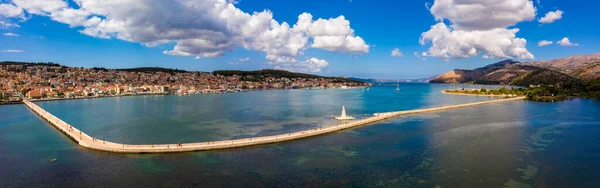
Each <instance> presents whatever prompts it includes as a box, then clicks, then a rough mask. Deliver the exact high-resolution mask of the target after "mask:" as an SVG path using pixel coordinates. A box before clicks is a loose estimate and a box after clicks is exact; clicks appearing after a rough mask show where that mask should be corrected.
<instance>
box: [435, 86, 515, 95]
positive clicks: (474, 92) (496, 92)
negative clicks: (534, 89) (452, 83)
mask: <svg viewBox="0 0 600 188" xmlns="http://www.w3.org/2000/svg"><path fill="white" fill-rule="evenodd" d="M526 91H527V90H526V89H523V88H512V89H506V88H504V87H503V88H499V89H486V88H482V89H480V90H476V89H475V90H474V89H463V90H446V92H448V93H460V94H471V95H499V96H524V95H525V93H526Z"/></svg>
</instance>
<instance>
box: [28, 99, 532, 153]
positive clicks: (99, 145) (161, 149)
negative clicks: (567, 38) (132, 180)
mask: <svg viewBox="0 0 600 188" xmlns="http://www.w3.org/2000/svg"><path fill="white" fill-rule="evenodd" d="M523 99H525V97H514V98H506V99H496V100H489V101H483V102H474V103H466V104H457V105H449V106H442V107H434V108H424V109H418V110H406V111H397V112H385V113H376V114H374V115H373V116H372V117H368V118H365V119H360V120H351V121H344V122H343V123H341V124H338V125H334V126H326V127H322V128H314V129H310V130H304V131H298V132H292V133H286V134H279V135H273V136H261V137H254V138H244V139H236V140H223V141H214V142H197V143H176V144H141V145H132V144H123V143H115V142H109V141H105V140H100V139H97V138H94V137H91V136H89V135H88V134H86V133H84V132H82V131H80V130H79V129H77V128H76V127H73V126H71V125H69V124H68V123H66V122H64V121H63V120H61V119H59V118H57V117H56V116H54V115H52V114H51V113H49V112H47V111H46V110H44V109H42V108H40V107H39V106H38V105H36V104H34V103H33V102H31V101H28V100H25V99H24V100H23V103H24V104H25V105H26V106H27V107H28V108H29V109H31V110H32V111H33V112H35V113H36V114H37V115H39V116H40V117H42V118H43V119H44V120H46V121H47V122H48V123H50V124H51V125H52V126H54V127H55V128H56V129H58V130H60V131H61V132H63V133H64V134H65V135H67V136H68V137H69V138H71V139H72V140H73V141H75V142H77V143H78V144H79V145H80V146H81V147H84V148H88V149H93V150H99V151H108V152H115V153H174V152H190V151H203V150H217V149H229V148H237V147H247V146H256V145H263V144H272V143H277V142H285V141H290V140H297V139H301V138H308V137H312V136H317V135H323V134H327V133H331V132H336V131H340V130H344V129H350V128H354V127H359V126H363V125H368V124H372V123H375V122H379V121H383V120H386V119H390V118H394V117H398V116H402V115H409V114H418V113H427V112H435V111H442V110H450V109H456V108H465V107H471V106H478V105H484V104H492V103H500V102H507V101H515V100H523Z"/></svg>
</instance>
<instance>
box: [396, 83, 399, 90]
mask: <svg viewBox="0 0 600 188" xmlns="http://www.w3.org/2000/svg"><path fill="white" fill-rule="evenodd" d="M396 91H400V81H398V85H397V86H396Z"/></svg>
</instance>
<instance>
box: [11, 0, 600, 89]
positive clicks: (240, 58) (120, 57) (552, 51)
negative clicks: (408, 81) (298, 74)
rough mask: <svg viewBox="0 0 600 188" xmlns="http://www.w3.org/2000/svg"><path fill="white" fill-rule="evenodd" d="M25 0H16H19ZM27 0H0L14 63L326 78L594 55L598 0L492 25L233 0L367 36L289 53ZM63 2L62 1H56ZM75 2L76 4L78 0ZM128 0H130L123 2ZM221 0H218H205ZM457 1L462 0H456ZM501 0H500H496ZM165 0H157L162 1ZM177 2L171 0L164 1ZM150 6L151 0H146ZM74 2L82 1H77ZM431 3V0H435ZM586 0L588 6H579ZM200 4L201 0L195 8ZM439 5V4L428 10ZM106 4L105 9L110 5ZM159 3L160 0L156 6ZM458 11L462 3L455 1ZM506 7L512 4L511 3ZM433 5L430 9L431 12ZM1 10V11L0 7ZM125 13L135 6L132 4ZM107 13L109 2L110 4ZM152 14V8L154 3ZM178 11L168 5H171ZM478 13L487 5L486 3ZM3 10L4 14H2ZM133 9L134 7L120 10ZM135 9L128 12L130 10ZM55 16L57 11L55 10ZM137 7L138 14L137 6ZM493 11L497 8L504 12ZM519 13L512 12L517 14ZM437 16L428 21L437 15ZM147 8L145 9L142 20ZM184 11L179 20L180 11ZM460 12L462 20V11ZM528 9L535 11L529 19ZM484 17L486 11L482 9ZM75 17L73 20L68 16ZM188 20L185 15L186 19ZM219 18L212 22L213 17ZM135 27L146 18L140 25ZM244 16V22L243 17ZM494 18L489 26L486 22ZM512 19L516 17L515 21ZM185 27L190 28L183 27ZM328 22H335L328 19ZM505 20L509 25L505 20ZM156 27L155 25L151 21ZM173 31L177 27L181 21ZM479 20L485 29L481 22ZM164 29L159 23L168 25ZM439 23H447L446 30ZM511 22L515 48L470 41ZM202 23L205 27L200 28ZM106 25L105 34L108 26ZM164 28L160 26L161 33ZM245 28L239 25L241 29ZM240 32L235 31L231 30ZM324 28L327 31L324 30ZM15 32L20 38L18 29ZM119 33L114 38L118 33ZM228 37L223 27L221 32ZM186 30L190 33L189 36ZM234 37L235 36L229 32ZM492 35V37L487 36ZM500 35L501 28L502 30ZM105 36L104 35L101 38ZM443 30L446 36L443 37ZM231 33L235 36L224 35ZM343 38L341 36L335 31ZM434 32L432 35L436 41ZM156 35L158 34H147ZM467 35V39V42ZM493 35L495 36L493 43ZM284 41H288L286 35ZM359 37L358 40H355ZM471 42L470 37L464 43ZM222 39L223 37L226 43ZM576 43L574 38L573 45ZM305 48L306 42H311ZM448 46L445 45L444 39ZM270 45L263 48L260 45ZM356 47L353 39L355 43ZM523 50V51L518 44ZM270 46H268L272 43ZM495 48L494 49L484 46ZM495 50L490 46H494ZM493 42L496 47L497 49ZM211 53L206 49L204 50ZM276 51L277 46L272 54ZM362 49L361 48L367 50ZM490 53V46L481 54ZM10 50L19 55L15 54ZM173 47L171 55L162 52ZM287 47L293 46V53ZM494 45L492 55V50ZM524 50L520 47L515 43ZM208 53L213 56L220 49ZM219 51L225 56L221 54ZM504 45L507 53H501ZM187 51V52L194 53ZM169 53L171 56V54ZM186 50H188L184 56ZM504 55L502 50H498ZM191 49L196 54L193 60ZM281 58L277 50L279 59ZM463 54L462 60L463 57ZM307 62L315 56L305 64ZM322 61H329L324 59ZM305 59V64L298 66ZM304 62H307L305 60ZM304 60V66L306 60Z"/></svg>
mask: <svg viewBox="0 0 600 188" xmlns="http://www.w3.org/2000/svg"><path fill="white" fill-rule="evenodd" d="M21 1H23V0H21ZM33 1H35V0H32V1H26V2H19V1H18V0H14V2H13V1H12V0H2V1H0V2H1V4H8V5H12V6H14V7H16V8H17V9H20V10H22V11H23V13H21V14H19V13H18V12H17V13H15V14H11V15H9V14H7V13H6V14H4V15H3V17H0V21H3V22H4V23H11V24H16V25H18V26H8V27H7V26H4V27H0V33H2V35H0V50H2V52H1V53H0V60H12V61H35V62H38V61H52V62H57V63H60V64H63V65H68V66H75V67H100V66H101V67H108V68H126V67H141V66H158V67H169V68H178V69H186V70H198V71H213V70H221V69H241V70H255V69H264V68H282V69H289V70H292V71H303V72H309V73H314V74H320V75H333V76H354V77H363V78H422V77H429V76H432V75H437V74H441V73H443V72H446V71H449V70H452V69H455V68H464V69H471V68H475V67H481V66H484V65H487V64H490V63H494V62H497V61H500V60H502V59H508V58H514V59H523V58H524V59H523V60H522V61H533V60H546V59H554V58H560V57H568V56H572V55H577V54H591V53H596V52H598V51H599V50H598V49H600V37H599V35H598V33H600V28H599V27H600V24H599V23H600V22H599V21H597V19H596V16H597V15H596V14H597V13H595V7H598V5H599V4H600V3H597V2H596V1H558V0H541V2H539V3H538V2H537V1H528V0H521V1H523V2H525V3H527V2H531V3H532V4H533V5H534V8H535V14H534V15H532V14H531V13H528V12H526V11H527V10H528V9H527V8H522V7H513V8H516V10H524V13H523V14H522V15H520V16H521V17H519V18H515V20H513V21H512V22H511V23H510V24H508V25H507V24H504V25H503V24H502V23H497V24H496V23H494V22H500V21H501V20H498V19H496V18H492V17H490V18H484V20H474V21H473V20H470V18H471V17H473V16H476V13H477V11H475V12H469V11H470V10H465V9H461V10H459V11H458V12H459V13H462V14H470V15H466V16H465V15H458V16H456V15H452V14H449V13H447V12H452V11H453V9H454V8H457V7H461V6H462V5H461V6H456V4H460V3H457V2H458V1H460V0H454V1H457V2H453V1H450V0H439V1H392V0H390V1H387V0H381V1H377V2H376V3H374V1H366V0H352V2H350V1H343V0H335V1H313V0H305V1H286V2H285V3H281V1H278V0H261V1H251V0H242V1H238V2H233V3H234V4H232V6H234V7H235V8H237V9H239V11H241V12H243V13H248V14H249V15H251V14H252V13H253V12H263V11H265V10H268V11H270V13H271V14H272V19H273V20H275V21H276V22H277V23H278V24H282V23H283V22H287V23H288V24H289V25H290V26H291V27H292V26H293V25H294V24H296V22H297V21H298V19H299V18H298V17H299V15H301V14H302V13H309V14H310V15H312V18H313V19H312V20H313V21H316V20H317V19H318V18H323V19H324V20H328V19H330V18H338V16H340V15H343V16H344V20H345V21H348V22H349V23H350V25H349V27H350V28H351V30H352V31H353V32H352V33H345V34H343V36H344V37H351V38H352V37H360V38H361V39H362V40H364V44H366V45H367V46H366V47H367V48H368V49H364V47H362V46H361V47H359V48H352V47H345V46H343V45H337V46H336V47H335V48H332V47H323V46H321V47H318V45H316V44H315V43H317V42H315V41H314V40H315V39H314V38H316V37H312V36H311V35H314V34H311V33H310V32H308V31H307V32H306V33H304V35H307V38H308V40H307V44H306V45H305V46H304V47H303V48H301V49H300V52H297V53H292V54H293V55H291V56H290V55H287V54H289V53H288V52H287V51H285V53H284V52H282V53H278V52H280V51H279V50H280V49H276V48H279V47H277V46H275V47H273V46H270V45H266V44H268V43H269V42H271V41H268V40H264V39H256V38H257V37H254V36H252V37H249V36H247V35H246V34H244V36H243V38H244V40H250V39H252V40H253V41H252V42H239V41H233V40H229V39H228V40H226V41H227V42H231V41H233V42H231V45H228V46H227V47H226V48H223V49H218V53H217V52H216V51H213V50H216V49H215V47H213V46H210V47H209V46H206V45H198V44H194V45H193V46H192V47H190V46H185V45H181V43H178V42H179V41H177V40H176V39H172V40H171V38H169V40H167V41H163V42H160V44H157V45H148V40H147V39H146V38H140V37H137V36H138V35H143V34H144V33H140V32H139V30H135V31H132V30H133V29H139V28H137V26H136V27H133V26H132V27H128V28H126V29H130V28H131V30H128V31H123V30H119V31H118V32H114V33H109V34H111V35H108V37H106V36H101V34H98V33H99V32H97V33H95V35H90V34H84V33H82V32H81V31H82V30H84V29H85V28H86V27H90V26H89V25H87V26H86V25H85V24H83V23H78V22H76V21H74V20H75V18H72V17H68V18H69V19H70V20H65V19H59V18H57V17H54V15H56V14H57V13H56V12H57V11H61V10H64V9H69V8H70V9H86V11H87V10H88V9H89V11H88V12H90V13H88V14H85V15H84V18H85V19H89V18H92V17H93V16H97V17H98V18H99V19H104V20H108V19H109V18H110V16H108V15H113V16H114V15H116V14H113V13H110V12H109V13H110V14H109V13H106V14H103V13H105V12H106V11H107V10H104V9H94V8H96V7H90V6H89V5H90V4H86V2H85V1H93V0H77V1H69V2H68V5H67V6H66V7H62V8H60V7H59V8H56V9H45V8H39V7H37V8H36V6H35V5H32V2H33ZM57 1H60V0H57ZM78 1H82V2H83V4H81V3H82V2H78ZM125 1H128V0H124V2H125ZM208 1H218V0H206V1H205V2H204V3H206V2H208ZM463 1H464V0H463ZM494 1H497V2H502V1H504V0H494ZM163 2H164V1H163ZM171 2H173V3H176V2H177V1H171ZM133 3H141V1H133ZM148 3H149V4H151V3H153V2H152V1H148ZM80 4H81V5H80ZM436 4H437V5H436ZM582 5H585V6H582ZM197 6H202V5H197ZM432 6H436V8H432V9H431V10H430V9H429V8H431V7H432ZM109 7H110V6H109ZM156 7H159V8H160V7H165V5H161V6H156ZM462 7H463V8H464V6H462ZM511 7H512V6H511ZM434 9H435V10H434ZM0 10H2V9H0ZM131 10H135V8H132V9H131ZM160 10H163V11H169V10H171V9H169V7H168V6H167V7H166V8H164V9H163V8H161V9H160ZM557 10H560V11H562V12H563V14H562V15H561V17H560V18H558V19H556V18H555V20H553V22H552V23H540V21H539V20H540V19H541V18H542V17H544V16H545V15H546V13H548V12H551V11H552V12H555V11H557ZM108 11H111V9H108ZM153 11H154V12H156V11H157V10H153ZM174 11H175V10H174ZM484 11H488V12H489V11H493V8H489V9H487V10H484ZM5 12H6V11H5ZM126 12H131V11H126ZM133 12H135V11H133ZM53 14H54V15H53ZM140 14H142V15H143V14H144V13H143V12H140ZM181 14H182V15H183V16H181V15H178V17H177V19H178V20H181V19H183V21H181V23H184V24H186V26H185V28H189V27H197V28H202V27H205V26H197V25H194V24H193V23H191V22H192V21H193V20H196V19H197V18H199V19H201V20H202V21H204V22H209V23H210V21H211V20H210V19H212V18H207V19H204V18H203V17H202V14H197V13H192V14H190V16H186V15H184V14H185V13H181ZM499 14H502V13H501V12H500V13H499ZM514 14H517V13H514ZM434 15H435V16H437V17H440V18H442V19H438V20H436V19H435V16H434ZM147 16H148V15H146V17H147ZM184 16H186V17H184ZM461 16H462V17H461ZM532 16H534V17H532ZM114 17H116V16H114ZM483 17H485V16H483ZM71 18H72V19H71ZM187 19H190V20H187ZM144 21H145V22H140V23H147V22H158V23H159V24H157V23H153V24H157V26H162V25H165V23H164V22H177V21H175V20H169V18H160V17H159V18H153V19H144ZM440 21H441V22H442V23H444V24H445V25H447V27H448V28H452V30H453V35H452V36H454V37H456V40H445V41H437V42H439V43H437V44H439V45H442V47H440V49H442V50H443V49H450V48H453V47H455V46H460V47H462V48H461V49H460V50H459V52H457V54H451V53H448V54H444V53H442V54H440V53H436V52H439V51H429V50H430V47H432V45H433V44H432V43H434V40H435V39H439V38H440V37H439V36H441V35H439V36H438V33H437V32H431V34H432V38H431V40H428V41H426V42H425V43H424V44H421V43H420V38H421V35H422V34H423V33H424V32H428V31H429V30H430V29H431V27H432V26H434V25H436V24H438V23H439V22H440ZM216 22H219V20H217V21H216ZM140 23H138V25H142V26H143V25H144V24H140ZM240 23H249V22H240ZM489 23H491V26H490V24H489ZM513 23H514V24H513ZM187 24H189V25H187ZM332 24H333V23H332ZM200 25H208V26H206V27H207V28H210V29H214V30H216V31H221V30H220V29H219V28H220V27H219V23H216V24H215V25H217V26H214V27H213V26H212V25H209V24H200ZM505 25H507V26H506V27H505ZM157 26H155V27H157ZM176 27H177V28H176V29H180V28H181V27H180V26H179V25H178V26H176ZM482 27H485V28H482ZM173 28H174V27H171V26H170V27H168V28H166V29H165V30H166V31H169V29H171V30H172V29H173ZM444 28H445V27H444ZM514 28H518V29H519V31H518V32H516V36H515V37H516V38H522V39H525V40H526V41H527V43H526V45H525V44H523V46H518V39H515V37H507V38H501V39H502V40H498V41H506V40H513V42H514V44H515V45H516V47H515V45H511V46H509V47H506V46H504V47H505V48H503V47H502V46H501V45H500V47H498V46H499V44H491V43H494V42H487V41H486V40H487V39H489V37H487V36H488V35H484V36H485V37H480V38H476V37H473V36H475V34H473V33H472V32H479V33H486V32H487V33H492V31H490V30H493V29H497V31H498V32H502V33H504V30H510V29H514ZM202 29H204V28H202ZM106 30H107V29H106V28H104V31H102V32H106ZM165 30H163V31H165ZM245 30H248V29H242V30H241V31H239V32H243V31H245ZM459 30H464V31H465V33H466V34H465V33H463V34H460V31H459ZM224 31H225V32H224V33H229V32H231V33H234V31H231V29H224ZM235 32H237V31H235ZM329 32H330V34H327V35H334V34H331V32H334V33H335V29H334V31H329ZM125 34H130V35H135V36H133V37H131V36H128V37H129V38H127V36H126V37H123V36H125ZM17 35H18V36H17ZM118 35H121V37H117V36H118ZM226 35H229V34H226ZM186 36H187V35H186ZM231 36H238V35H237V34H235V35H234V34H231ZM492 36H496V35H492ZM503 36H504V35H503ZM103 37H106V38H103ZM446 37H447V36H446ZM565 37H568V39H569V41H570V42H571V45H570V46H568V45H559V44H551V45H547V46H538V42H539V41H542V40H548V41H552V42H553V43H556V42H558V41H559V40H561V39H563V38H565ZM231 38H233V37H231ZM342 38H343V37H342ZM434 38H435V39H434ZM465 38H467V39H469V41H472V40H478V39H479V41H478V42H473V44H469V45H466V46H465V45H464V44H462V43H461V41H464V40H463V39H465ZM152 39H155V38H152ZM465 40H466V39H465ZM490 41H493V40H490ZM283 43H284V44H288V43H291V42H288V41H283ZM358 43H359V44H362V43H361V42H360V41H359V42H358ZM467 43H468V42H467ZM228 44H229V43H228ZM575 44H577V45H576V46H575ZM244 45H254V46H260V47H248V46H244ZM311 45H312V46H311ZM444 45H445V46H444ZM176 46H181V47H182V48H180V49H184V50H176V49H177V47H176ZM264 46H267V47H264ZM359 46H360V45H359ZM519 47H523V48H519ZM272 48H275V49H272ZM395 48H398V49H399V50H400V51H401V52H402V54H403V56H402V57H393V56H391V52H392V50H394V49H395ZM470 48H473V49H475V50H477V54H476V55H469V54H468V53H467V52H468V51H469V49H470ZM490 49H492V50H490ZM494 49H496V51H494ZM498 49H501V50H500V52H498ZM515 49H525V50H526V51H525V52H523V53H513V52H514V51H515ZM207 50H211V51H210V52H211V53H208V52H206V51H207ZM273 50H276V51H278V52H277V53H275V52H273ZM366 50H368V52H367V51H366ZM486 50H487V51H486ZM15 51H17V52H15ZM167 51H169V52H173V53H171V55H168V54H166V53H165V52H167ZM292 51H293V50H292ZM490 51H492V53H490ZM521 51H522V50H521ZM212 52H215V53H217V55H215V54H213V53H212ZM221 52H222V54H221ZM414 52H417V53H418V54H419V55H422V53H423V52H425V53H427V54H426V56H425V57H423V56H421V57H416V56H415V55H414V54H413V53H414ZM503 52H504V53H503ZM188 53H192V54H191V55H190V54H188ZM267 53H269V54H270V53H274V54H277V55H281V54H284V55H283V56H285V57H291V58H292V59H293V60H289V61H281V62H277V60H274V59H269V58H267V57H266V55H268V54H267ZM173 54H175V55H173ZM182 54H187V55H185V56H184V55H182ZM486 54H492V55H495V56H503V57H493V58H487V59H486V58H482V57H483V56H484V55H486ZM498 54H501V55H498ZM528 54H531V55H532V56H533V57H534V59H528V58H527V57H529V56H528ZM194 56H202V57H201V58H199V59H196V58H194ZM283 56H282V57H283ZM464 56H468V57H464ZM311 59H313V60H314V61H311ZM323 62H326V63H323ZM303 63H307V64H303ZM308 63H310V65H309V64H308ZM305 65H306V66H305Z"/></svg>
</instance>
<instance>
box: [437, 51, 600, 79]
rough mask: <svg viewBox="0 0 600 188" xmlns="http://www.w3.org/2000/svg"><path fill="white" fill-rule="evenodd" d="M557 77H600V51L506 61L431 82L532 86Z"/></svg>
mask: <svg viewBox="0 0 600 188" xmlns="http://www.w3.org/2000/svg"><path fill="white" fill-rule="evenodd" d="M554 77H558V78H559V80H560V81H561V82H569V83H570V82H571V81H572V79H581V80H591V79H596V78H600V53H596V54H591V55H579V56H572V57H568V58H562V59H555V60H545V61H537V62H524V63H521V62H517V61H512V60H505V61H501V62H498V63H494V64H491V65H488V66H485V67H481V68H477V69H473V70H462V69H456V70H453V71H450V72H447V73H445V74H442V75H440V76H438V77H436V78H435V79H433V80H431V81H430V82H431V83H475V84H511V85H529V84H530V83H537V82H543V79H547V80H551V81H552V80H553V81H557V80H554V79H553V78H554Z"/></svg>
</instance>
